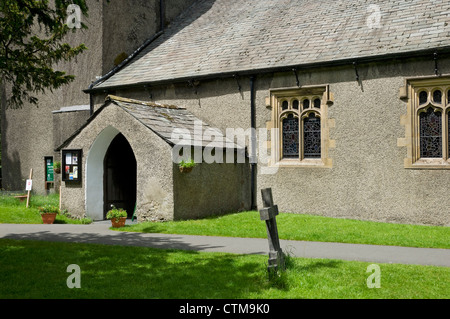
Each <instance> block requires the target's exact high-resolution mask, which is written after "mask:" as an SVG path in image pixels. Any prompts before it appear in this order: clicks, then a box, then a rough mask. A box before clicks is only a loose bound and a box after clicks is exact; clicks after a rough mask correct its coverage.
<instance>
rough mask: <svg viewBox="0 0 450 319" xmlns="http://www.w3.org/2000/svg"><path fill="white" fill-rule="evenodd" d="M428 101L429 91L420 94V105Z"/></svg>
mask: <svg viewBox="0 0 450 319" xmlns="http://www.w3.org/2000/svg"><path fill="white" fill-rule="evenodd" d="M427 101H428V92H427V91H422V92H420V93H419V103H420V104H425V103H427Z"/></svg>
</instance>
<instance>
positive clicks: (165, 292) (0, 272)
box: [0, 240, 267, 299]
mask: <svg viewBox="0 0 450 319" xmlns="http://www.w3.org/2000/svg"><path fill="white" fill-rule="evenodd" d="M0 252H1V255H2V256H3V257H4V258H0V280H1V282H2V290H1V292H0V298H32V299H34V298H57V299H60V298H99V299H103V298H108V299H116V298H121V299H127V298H133V299H143V298H145V299H186V298H189V299H195V298H202V299H203V298H206V299H219V298H248V297H249V294H252V295H255V294H256V295H258V294H259V293H261V292H262V291H263V290H264V289H265V288H266V285H267V283H265V282H264V271H265V269H264V267H263V265H262V263H261V260H262V259H261V258H262V257H261V256H242V255H231V254H217V253H215V254H212V253H206V254H200V253H198V252H194V251H179V250H159V249H153V248H143V247H123V246H102V245H86V244H67V243H54V242H37V241H16V240H0ZM71 264H76V265H78V266H79V267H80V269H81V280H80V281H81V289H69V288H68V287H67V284H66V280H67V278H68V276H69V275H70V274H69V273H67V272H66V269H67V267H68V266H69V265H71Z"/></svg>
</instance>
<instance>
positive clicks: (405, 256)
mask: <svg viewBox="0 0 450 319" xmlns="http://www.w3.org/2000/svg"><path fill="white" fill-rule="evenodd" d="M110 225H111V223H110V222H109V221H106V222H95V223H93V224H90V225H59V224H55V225H12V224H0V238H9V239H20V240H41V241H59V242H76V243H90V244H105V245H121V246H141V247H153V248H162V249H182V250H195V251H200V252H227V253H235V254H264V255H267V254H268V250H269V244H268V241H267V239H254V238H229V237H210V236H186V235H166V234H158V233H156V234H143V233H126V232H117V231H112V230H110V229H109V227H110ZM280 242H281V246H282V249H283V251H284V252H285V253H289V254H290V255H291V256H294V257H304V258H326V259H341V260H355V261H365V262H372V263H398V264H416V265H435V266H444V267H450V249H430V248H408V247H396V246H375V245H359V244H340V243H320V242H305V241H289V240H281V241H280Z"/></svg>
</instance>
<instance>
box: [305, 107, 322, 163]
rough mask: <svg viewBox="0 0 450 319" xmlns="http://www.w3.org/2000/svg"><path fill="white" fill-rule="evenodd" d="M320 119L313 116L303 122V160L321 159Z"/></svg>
mask: <svg viewBox="0 0 450 319" xmlns="http://www.w3.org/2000/svg"><path fill="white" fill-rule="evenodd" d="M320 134H321V128H320V118H319V117H316V116H315V115H314V114H310V116H309V117H307V118H305V119H304V121H303V142H304V146H303V150H304V151H303V154H304V157H305V158H320V157H321V135H320Z"/></svg>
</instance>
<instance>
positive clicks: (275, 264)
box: [259, 188, 285, 275]
mask: <svg viewBox="0 0 450 319" xmlns="http://www.w3.org/2000/svg"><path fill="white" fill-rule="evenodd" d="M261 195H262V200H263V209H261V210H260V211H259V213H260V217H261V220H264V221H265V222H266V226H267V237H268V239H269V266H268V267H267V269H268V271H269V275H270V274H273V273H276V272H277V271H278V269H280V270H285V262H284V253H283V251H282V250H281V246H280V239H279V237H278V228H277V220H276V216H277V215H278V213H279V212H278V206H277V205H274V204H273V198H272V189H271V188H267V189H263V190H261Z"/></svg>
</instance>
